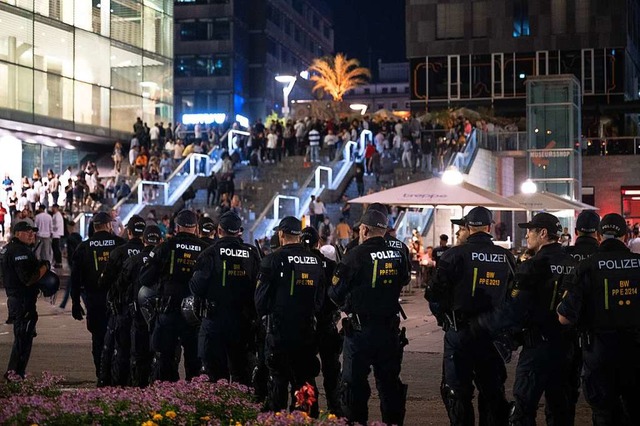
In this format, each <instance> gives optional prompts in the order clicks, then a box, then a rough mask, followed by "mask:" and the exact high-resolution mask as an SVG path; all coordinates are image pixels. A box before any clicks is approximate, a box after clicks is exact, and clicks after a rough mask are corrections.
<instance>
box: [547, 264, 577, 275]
mask: <svg viewBox="0 0 640 426" xmlns="http://www.w3.org/2000/svg"><path fill="white" fill-rule="evenodd" d="M550 267H551V273H552V274H556V275H569V274H571V273H572V272H573V266H570V265H550Z"/></svg>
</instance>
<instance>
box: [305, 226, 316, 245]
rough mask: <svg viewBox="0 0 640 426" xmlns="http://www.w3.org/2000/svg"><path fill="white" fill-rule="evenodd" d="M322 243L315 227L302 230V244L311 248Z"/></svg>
mask: <svg viewBox="0 0 640 426" xmlns="http://www.w3.org/2000/svg"><path fill="white" fill-rule="evenodd" d="M318 241H320V235H318V231H316V228H314V227H313V226H307V227H306V228H304V229H303V230H302V242H303V243H304V244H306V245H307V246H309V247H315V246H316V245H317V244H318Z"/></svg>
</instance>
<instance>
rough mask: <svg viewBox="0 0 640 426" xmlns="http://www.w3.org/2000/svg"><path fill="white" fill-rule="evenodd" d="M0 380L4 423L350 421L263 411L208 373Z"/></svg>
mask: <svg viewBox="0 0 640 426" xmlns="http://www.w3.org/2000/svg"><path fill="white" fill-rule="evenodd" d="M9 379H10V380H9V381H8V382H7V383H3V384H0V424H2V425H40V426H44V425H47V426H63V425H64V426H75V425H78V426H80V425H102V426H106V425H109V426H112V425H113V426H118V425H127V426H128V425H142V426H161V425H231V426H246V425H259V426H276V425H278V426H279V425H283V426H284V425H322V426H325V425H346V424H347V423H346V421H344V420H343V419H339V418H336V417H335V416H333V415H331V414H327V413H321V416H320V419H312V418H310V417H309V416H308V415H307V413H305V412H303V411H294V412H292V413H286V412H282V413H281V412H279V413H260V405H259V404H257V403H255V402H254V400H253V396H252V391H251V389H250V388H247V387H246V386H242V385H238V384H235V383H228V382H225V381H219V382H217V383H210V382H209V381H208V378H207V377H206V376H200V377H198V378H195V379H193V380H192V381H191V382H185V381H179V382H176V383H170V382H157V383H154V384H153V385H152V386H150V387H148V388H145V389H139V388H116V387H105V388H97V389H63V388H62V387H61V385H60V384H61V383H62V377H56V376H52V375H50V374H48V373H43V374H42V376H40V377H36V378H33V377H28V378H26V379H24V380H21V379H20V378H19V377H17V376H10V377H9Z"/></svg>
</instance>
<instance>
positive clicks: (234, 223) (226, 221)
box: [220, 212, 242, 234]
mask: <svg viewBox="0 0 640 426" xmlns="http://www.w3.org/2000/svg"><path fill="white" fill-rule="evenodd" d="M220 228H222V229H224V230H225V231H227V232H228V233H230V234H237V233H239V232H240V231H241V230H242V219H240V216H238V214H237V213H235V212H226V213H225V214H223V215H222V216H220Z"/></svg>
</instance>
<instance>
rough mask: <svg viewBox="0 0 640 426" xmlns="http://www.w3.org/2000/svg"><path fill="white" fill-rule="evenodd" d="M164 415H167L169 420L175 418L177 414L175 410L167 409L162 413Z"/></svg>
mask: <svg viewBox="0 0 640 426" xmlns="http://www.w3.org/2000/svg"><path fill="white" fill-rule="evenodd" d="M164 415H165V416H167V417H168V418H170V419H171V420H173V419H175V418H176V416H177V414H176V412H175V411H171V410H169V411H167V412H166V413H164Z"/></svg>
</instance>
